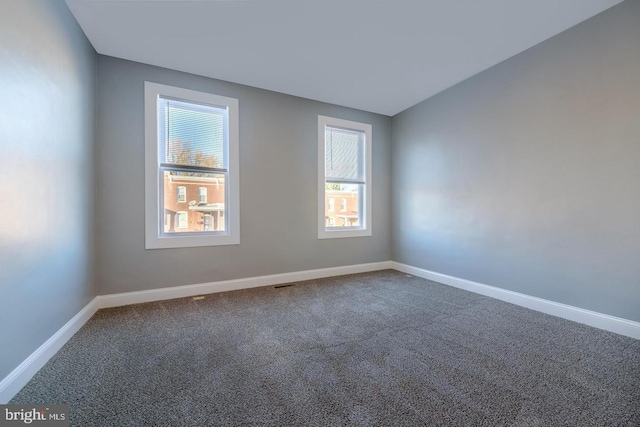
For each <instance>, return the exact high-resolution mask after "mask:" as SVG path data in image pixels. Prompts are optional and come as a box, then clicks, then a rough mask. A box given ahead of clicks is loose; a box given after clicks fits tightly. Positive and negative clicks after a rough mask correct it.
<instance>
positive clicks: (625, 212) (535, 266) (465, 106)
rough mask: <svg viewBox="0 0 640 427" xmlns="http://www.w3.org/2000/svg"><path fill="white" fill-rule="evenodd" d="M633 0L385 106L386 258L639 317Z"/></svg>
mask: <svg viewBox="0 0 640 427" xmlns="http://www.w3.org/2000/svg"><path fill="white" fill-rule="evenodd" d="M639 23H640V2H636V1H627V2H624V3H622V4H620V5H618V6H616V7H614V8H612V9H610V10H608V11H606V12H604V13H602V14H600V15H598V16H596V17H594V18H592V19H590V20H588V21H586V22H584V23H582V24H580V25H578V26H576V27H574V28H572V29H570V30H568V31H566V32H564V33H562V34H560V35H558V36H556V37H553V38H551V39H549V40H547V41H545V42H544V43H542V44H540V45H538V46H536V47H534V48H532V49H530V50H528V51H526V52H524V53H522V54H520V55H517V56H515V57H513V58H511V59H509V60H507V61H505V62H503V63H501V64H499V65H497V66H495V67H493V68H491V69H489V70H487V71H485V72H483V73H481V74H479V75H477V76H475V77H473V78H471V79H469V80H467V81H465V82H463V83H461V84H459V85H457V86H454V87H453V88H451V89H449V90H447V91H445V92H443V93H441V94H439V95H437V96H435V97H433V98H431V99H428V100H426V101H424V102H422V103H421V104H418V105H416V106H414V107H412V108H411V109H409V110H406V111H404V112H403V113H401V114H399V115H397V116H395V117H393V119H392V141H393V152H392V154H393V161H392V170H393V178H394V179H393V188H392V191H393V206H394V210H393V245H392V254H393V259H394V260H396V261H399V262H401V263H406V264H410V265H414V266H417V267H421V268H425V269H428V270H432V271H436V272H440V273H446V274H449V275H453V276H458V277H462V278H465V279H469V280H473V281H477V282H481V283H485V284H488V285H493V286H498V287H501V288H505V289H509V290H513V291H517V292H522V293H525V294H528V295H533V296H537V297H541V298H546V299H550V300H553V301H558V302H561V303H566V304H570V305H574V306H577V307H583V308H586V309H590V310H595V311H598V312H602V313H607V314H611V315H614V316H620V317H623V318H627V319H631V320H636V321H640V25H639Z"/></svg>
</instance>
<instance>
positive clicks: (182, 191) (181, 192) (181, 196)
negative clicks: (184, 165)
mask: <svg viewBox="0 0 640 427" xmlns="http://www.w3.org/2000/svg"><path fill="white" fill-rule="evenodd" d="M186 201H187V187H178V203H184V202H186Z"/></svg>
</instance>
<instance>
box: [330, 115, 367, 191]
mask: <svg viewBox="0 0 640 427" xmlns="http://www.w3.org/2000/svg"><path fill="white" fill-rule="evenodd" d="M324 138H325V150H324V156H325V176H326V179H331V178H335V179H339V178H342V179H357V180H363V173H362V170H361V169H362V168H361V167H359V163H361V162H360V161H359V160H360V157H361V152H362V148H361V146H362V144H361V139H362V135H361V134H360V133H359V132H353V131H348V130H343V129H336V128H332V127H326V128H325V132H324Z"/></svg>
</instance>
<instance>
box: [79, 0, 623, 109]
mask: <svg viewBox="0 0 640 427" xmlns="http://www.w3.org/2000/svg"><path fill="white" fill-rule="evenodd" d="M66 1H67V4H68V6H69V8H70V9H71V12H72V13H73V14H74V16H75V17H76V19H77V20H78V22H79V23H80V26H81V27H82V29H83V30H84V32H85V33H86V35H87V37H88V38H89V40H90V41H91V43H92V44H93V46H94V47H95V49H96V50H97V51H98V53H101V54H104V55H110V56H115V57H118V58H124V59H129V60H132V61H137V62H143V63H147V64H152V65H157V66H161V67H166V68H172V69H175V70H180V71H186V72H190V73H194V74H200V75H203V76H208V77H214V78H217V79H221V80H227V81H230V82H235V83H241V84H245V85H250V86H254V87H259V88H263V89H269V90H273V91H277V92H282V93H287V94H290V95H296V96H300V97H304V98H309V99H315V100H318V101H325V102H329V103H332V104H338V105H344V106H347V107H353V108H358V109H361V110H365V111H372V112H375V113H381V114H385V115H390V116H391V115H394V114H397V113H399V112H400V111H402V110H404V109H406V108H409V107H411V106H412V105H414V104H416V103H418V102H420V101H422V100H424V99H426V98H428V97H430V96H433V95H435V94H436V93H438V92H440V91H442V90H444V89H446V88H448V87H450V86H453V85H454V84H456V83H458V82H460V81H462V80H464V79H466V78H468V77H471V76H473V75H474V74H477V73H479V72H480V71H482V70H485V69H486V68H489V67H491V66H492V65H495V64H497V63H499V62H501V61H503V60H505V59H507V58H509V57H511V56H513V55H515V54H517V53H519V52H522V51H523V50H526V49H528V48H530V47H531V46H534V45H535V44H537V43H540V42H541V41H543V40H545V39H547V38H549V37H552V36H554V35H556V34H558V33H560V32H562V31H564V30H566V29H568V28H570V27H572V26H574V25H576V24H578V23H579V22H582V21H584V20H585V19H588V18H590V17H591V16H593V15H596V14H598V13H600V12H602V11H603V10H605V9H607V8H609V7H611V6H613V5H615V4H617V3H620V2H621V0H422V1H397V0H396V1H391V0H387V1H375V0H360V1H353V0H351V1H348V0H347V1H345V0H343V1H335V0H334V1H332V0H324V1H321V0H314V1H307V0H302V1H292V0H290V1H271V0H243V1H238V0H236V1H233V0H232V1H204V0H200V1H167V0H162V1H152V0H138V1H126V0H66Z"/></svg>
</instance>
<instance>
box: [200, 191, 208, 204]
mask: <svg viewBox="0 0 640 427" xmlns="http://www.w3.org/2000/svg"><path fill="white" fill-rule="evenodd" d="M198 203H207V187H198Z"/></svg>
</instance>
